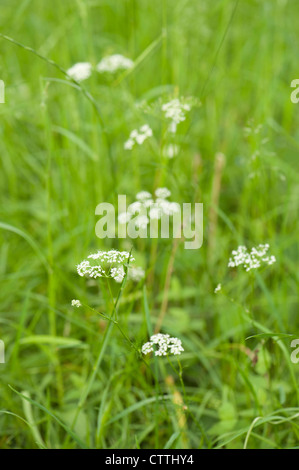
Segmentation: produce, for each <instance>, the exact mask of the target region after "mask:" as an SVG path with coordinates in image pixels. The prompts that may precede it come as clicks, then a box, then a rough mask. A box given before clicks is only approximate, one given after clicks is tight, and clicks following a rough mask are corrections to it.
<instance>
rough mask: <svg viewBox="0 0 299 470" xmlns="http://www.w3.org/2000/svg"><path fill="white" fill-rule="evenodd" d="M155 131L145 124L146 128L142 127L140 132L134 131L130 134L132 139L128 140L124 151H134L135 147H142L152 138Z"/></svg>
mask: <svg viewBox="0 0 299 470" xmlns="http://www.w3.org/2000/svg"><path fill="white" fill-rule="evenodd" d="M152 135H153V131H152V129H151V128H150V126H149V125H148V124H144V126H141V127H140V128H139V129H138V130H137V129H134V130H133V131H132V132H131V133H130V137H129V138H128V140H127V141H126V142H125V143H124V149H125V150H132V148H133V147H134V145H136V144H138V145H142V144H143V142H144V141H145V140H146V139H148V138H149V137H152Z"/></svg>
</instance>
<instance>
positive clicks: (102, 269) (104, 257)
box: [77, 250, 135, 282]
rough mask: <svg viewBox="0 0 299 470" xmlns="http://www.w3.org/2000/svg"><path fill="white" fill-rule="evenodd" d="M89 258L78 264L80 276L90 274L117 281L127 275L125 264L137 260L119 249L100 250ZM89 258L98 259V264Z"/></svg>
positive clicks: (94, 276)
mask: <svg viewBox="0 0 299 470" xmlns="http://www.w3.org/2000/svg"><path fill="white" fill-rule="evenodd" d="M87 258H88V259H87V260H83V261H82V262H81V263H80V264H78V265H77V272H78V274H79V276H88V277H90V278H93V279H96V278H98V277H106V278H112V279H114V280H115V281H116V282H121V281H122V280H123V278H124V276H125V270H124V265H127V264H128V263H129V262H132V261H135V259H134V258H133V256H132V255H130V253H128V252H127V251H118V250H110V251H98V252H97V253H92V254H91V255H89V256H88V257H87ZM89 259H91V260H93V261H97V262H98V264H96V265H94V264H93V262H90V261H89Z"/></svg>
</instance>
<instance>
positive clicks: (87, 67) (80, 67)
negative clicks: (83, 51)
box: [67, 62, 92, 82]
mask: <svg viewBox="0 0 299 470" xmlns="http://www.w3.org/2000/svg"><path fill="white" fill-rule="evenodd" d="M91 72H92V65H91V64H90V63H89V62H78V63H77V64H75V65H73V66H72V67H71V68H69V69H68V70H67V74H68V76H69V77H71V78H73V79H74V80H76V81H77V82H82V81H83V80H86V79H87V78H89V77H90V75H91Z"/></svg>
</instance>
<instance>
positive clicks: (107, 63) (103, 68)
mask: <svg viewBox="0 0 299 470" xmlns="http://www.w3.org/2000/svg"><path fill="white" fill-rule="evenodd" d="M133 66H134V62H133V61H132V60H131V59H128V58H127V57H124V56H123V55H121V54H113V55H110V56H108V57H104V58H103V59H102V60H101V62H99V63H98V65H97V66H96V70H97V71H98V72H100V73H103V72H108V73H115V72H117V71H118V70H128V69H131V68H132V67H133Z"/></svg>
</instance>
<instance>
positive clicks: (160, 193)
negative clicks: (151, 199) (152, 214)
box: [155, 188, 171, 199]
mask: <svg viewBox="0 0 299 470" xmlns="http://www.w3.org/2000/svg"><path fill="white" fill-rule="evenodd" d="M155 195H156V197H157V198H159V199H166V198H167V197H169V196H170V195H171V192H170V191H169V189H167V188H157V189H156V191H155Z"/></svg>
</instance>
